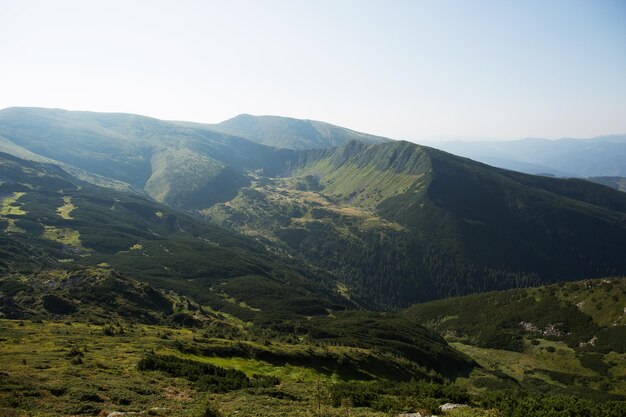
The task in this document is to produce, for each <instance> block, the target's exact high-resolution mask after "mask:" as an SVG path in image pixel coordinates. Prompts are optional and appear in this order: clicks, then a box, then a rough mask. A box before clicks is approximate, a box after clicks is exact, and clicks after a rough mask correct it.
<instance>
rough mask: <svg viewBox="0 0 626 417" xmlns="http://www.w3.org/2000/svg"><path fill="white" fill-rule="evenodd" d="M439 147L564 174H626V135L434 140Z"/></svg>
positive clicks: (530, 170) (536, 171) (490, 161)
mask: <svg viewBox="0 0 626 417" xmlns="http://www.w3.org/2000/svg"><path fill="white" fill-rule="evenodd" d="M432 145H433V146H434V147H436V148H438V149H441V150H444V151H446V152H450V153H453V154H455V155H459V156H464V157H467V158H471V159H474V160H477V161H480V162H484V163H487V164H490V165H494V166H498V167H501V168H506V169H512V170H516V171H521V172H526V173H530V174H542V173H546V174H553V175H556V176H562V177H583V178H584V177H598V176H626V164H624V161H625V160H626V135H612V136H598V137H594V138H591V139H570V138H565V139H558V140H548V139H521V140H514V141H475V142H469V141H468V142H464V141H454V142H442V143H432Z"/></svg>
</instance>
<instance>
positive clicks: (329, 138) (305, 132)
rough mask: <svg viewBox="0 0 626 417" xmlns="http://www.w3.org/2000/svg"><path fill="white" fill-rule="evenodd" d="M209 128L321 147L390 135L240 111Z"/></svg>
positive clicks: (277, 142) (272, 142)
mask: <svg viewBox="0 0 626 417" xmlns="http://www.w3.org/2000/svg"><path fill="white" fill-rule="evenodd" d="M206 126H207V127H208V128H209V129H211V130H215V131H217V132H222V133H227V134H229V135H234V136H239V137H242V138H246V139H249V140H251V141H254V142H257V143H261V144H263V145H268V146H275V147H277V148H287V149H321V148H331V147H335V146H339V145H342V144H344V143H346V142H348V141H351V140H356V141H360V142H364V143H384V142H389V141H390V139H387V138H383V137H380V136H374V135H368V134H367V133H361V132H356V131H354V130H350V129H346V128H344V127H339V126H335V125H331V124H330V123H324V122H318V121H315V120H301V119H293V118H291V117H279V116H252V115H249V114H240V115H239V116H236V117H233V118H232V119H228V120H226V121H223V122H221V123H218V124H213V125H206Z"/></svg>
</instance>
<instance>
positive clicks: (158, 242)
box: [0, 155, 350, 320]
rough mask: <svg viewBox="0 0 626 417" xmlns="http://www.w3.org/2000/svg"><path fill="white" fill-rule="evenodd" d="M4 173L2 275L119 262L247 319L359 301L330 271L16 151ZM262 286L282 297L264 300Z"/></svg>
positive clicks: (121, 267) (2, 158)
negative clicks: (296, 262)
mask: <svg viewBox="0 0 626 417" xmlns="http://www.w3.org/2000/svg"><path fill="white" fill-rule="evenodd" d="M0 178H1V181H2V183H0V193H1V194H0V198H1V199H0V202H1V204H2V206H1V209H0V225H1V226H2V232H1V233H0V250H1V251H2V253H3V257H2V258H1V260H0V270H2V271H6V272H16V273H32V272H36V271H39V270H46V269H49V268H58V267H63V268H66V267H70V266H72V265H90V266H106V267H112V268H115V269H116V270H118V271H121V272H124V273H127V274H129V275H131V276H132V277H134V278H136V279H139V280H141V281H144V282H148V283H150V284H151V285H154V286H157V287H160V288H167V289H173V290H176V291H178V292H180V293H182V294H186V295H191V296H193V297H194V298H195V299H197V300H198V301H200V302H203V303H210V304H211V305H213V306H215V307H216V308H220V309H223V310H225V311H228V312H230V313H232V314H236V315H240V316H241V317H244V318H246V319H248V320H253V319H257V320H265V319H270V318H271V317H285V316H289V315H292V314H295V315H300V316H302V315H307V316H309V315H316V314H327V312H326V310H325V309H326V308H328V309H342V308H345V306H347V305H349V304H350V303H348V302H347V301H346V300H345V299H343V298H341V297H340V296H338V295H336V296H335V295H333V294H334V293H333V292H332V291H330V290H329V289H328V288H329V286H330V284H328V283H326V282H325V280H324V277H323V275H319V274H315V273H312V272H310V271H307V270H299V269H297V268H294V267H292V266H288V265H287V264H286V263H285V261H284V260H281V259H279V258H277V257H276V256H270V255H269V254H267V253H266V252H265V250H264V249H263V248H262V247H261V246H259V245H258V244H256V243H254V242H252V241H250V240H248V239H246V238H242V237H240V236H237V235H235V234H233V233H232V232H228V231H226V230H224V229H221V228H219V227H216V226H212V225H209V224H204V223H201V222H198V221H196V220H193V219H192V218H190V217H188V216H186V215H183V214H180V213H177V212H175V211H173V210H171V209H169V208H167V207H165V206H163V205H161V204H158V203H154V202H151V201H149V200H147V199H145V198H143V197H140V196H136V195H132V194H127V193H121V192H115V191H111V190H106V189H101V188H98V187H94V186H91V185H89V184H86V183H82V182H80V181H78V180H76V179H75V178H73V177H71V176H70V175H68V174H67V173H65V172H64V171H62V170H61V169H60V168H58V167H56V166H54V165H47V164H40V163H35V162H28V161H24V160H20V159H17V158H14V157H11V156H8V155H0ZM246 285H247V286H250V287H249V288H250V290H249V291H243V292H242V291H241V290H240V288H241V287H242V286H246ZM263 291H265V292H268V291H271V292H272V293H273V294H274V296H273V297H267V298H263V297H259V296H258V295H257V293H263ZM235 296H236V298H234V297H235ZM252 300H254V301H255V303H253V304H252V306H250V305H248V304H246V301H247V302H251V301H252ZM257 300H258V302H256V301H257ZM255 304H256V305H255Z"/></svg>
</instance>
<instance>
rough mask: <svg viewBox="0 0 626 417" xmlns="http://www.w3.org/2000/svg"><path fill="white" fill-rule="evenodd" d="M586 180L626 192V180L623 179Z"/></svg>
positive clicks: (600, 178)
mask: <svg viewBox="0 0 626 417" xmlns="http://www.w3.org/2000/svg"><path fill="white" fill-rule="evenodd" d="M588 180H589V181H593V182H597V183H598V184H602V185H606V186H607V187H611V188H615V189H616V190H620V191H626V178H624V177H591V178H588Z"/></svg>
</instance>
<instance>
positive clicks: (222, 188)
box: [0, 108, 290, 208]
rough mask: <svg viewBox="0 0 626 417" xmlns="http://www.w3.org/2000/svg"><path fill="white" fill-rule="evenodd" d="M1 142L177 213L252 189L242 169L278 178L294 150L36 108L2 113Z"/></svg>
mask: <svg viewBox="0 0 626 417" xmlns="http://www.w3.org/2000/svg"><path fill="white" fill-rule="evenodd" d="M0 139H1V140H2V143H3V145H4V146H2V149H4V151H5V152H9V153H11V154H13V155H16V156H20V157H25V158H29V159H36V160H39V161H46V162H52V161H54V162H55V163H59V164H61V165H62V166H63V167H64V168H67V167H68V166H69V167H71V168H74V169H79V170H81V171H87V172H89V173H91V174H93V175H96V176H98V177H104V178H107V179H110V180H113V181H115V182H117V183H121V184H126V185H127V186H128V188H131V189H135V190H138V191H140V192H145V193H146V194H148V195H149V196H151V197H152V198H154V199H155V200H157V201H159V202H163V203H167V204H169V205H171V206H174V207H179V208H181V207H187V208H189V207H191V208H201V207H206V206H209V205H212V204H214V203H216V202H220V201H225V200H227V199H229V198H232V196H234V194H235V193H236V190H237V189H238V188H239V187H241V186H243V185H245V184H247V183H248V179H247V177H246V176H245V175H244V173H243V171H244V170H266V171H267V172H268V173H269V174H274V175H276V174H278V173H280V171H281V170H283V169H284V167H283V166H282V165H281V163H282V162H283V160H284V158H285V156H284V155H283V154H289V152H290V151H287V150H282V151H281V150H278V149H274V148H269V147H266V146H262V145H258V144H256V143H254V142H250V141H248V140H245V139H241V138H237V137H232V136H228V135H224V134H221V133H217V132H213V131H209V130H206V129H204V128H195V127H184V126H181V125H178V124H174V123H169V122H164V121H161V120H157V119H153V118H149V117H144V116H137V115H130V114H114V113H92V112H69V111H66V110H59V109H38V108H9V109H5V110H2V111H0ZM85 179H86V180H90V178H87V177H86V178H85ZM96 183H97V181H96ZM101 185H106V184H101Z"/></svg>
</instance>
